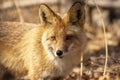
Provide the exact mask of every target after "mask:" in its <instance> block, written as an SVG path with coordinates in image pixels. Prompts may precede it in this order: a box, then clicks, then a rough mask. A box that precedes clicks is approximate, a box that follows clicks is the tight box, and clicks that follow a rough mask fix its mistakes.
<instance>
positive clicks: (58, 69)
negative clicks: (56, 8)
mask: <svg viewBox="0 0 120 80" xmlns="http://www.w3.org/2000/svg"><path fill="white" fill-rule="evenodd" d="M84 15H85V13H84V5H83V4H81V3H80V2H77V3H75V4H74V5H73V6H72V7H71V9H70V10H69V11H68V13H67V15H66V16H65V17H60V16H58V15H57V14H55V13H54V12H53V11H52V10H51V9H50V8H49V7H48V6H47V5H45V4H41V5H40V20H41V24H30V23H24V24H23V23H19V22H0V68H1V67H4V68H5V70H4V71H3V70H2V69H1V70H0V74H1V75H2V74H4V73H3V72H6V71H9V72H11V74H16V75H17V76H18V75H19V76H20V75H21V76H23V75H27V77H28V78H29V79H30V80H46V79H50V80H55V79H57V80H58V78H59V77H64V76H66V75H67V74H68V73H69V72H70V71H71V70H72V69H73V68H74V66H75V65H77V64H78V63H79V60H80V55H81V52H83V51H84V50H85V47H86V36H85V32H84V27H83V26H84V22H85V21H84ZM57 50H61V51H62V52H63V54H62V55H61V56H58V55H57V54H56V52H57ZM1 71H2V72H1Z"/></svg>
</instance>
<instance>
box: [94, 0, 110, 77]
mask: <svg viewBox="0 0 120 80" xmlns="http://www.w3.org/2000/svg"><path fill="white" fill-rule="evenodd" d="M94 2H95V5H96V8H97V11H98V13H99V14H100V16H101V17H102V18H101V19H102V27H103V31H104V39H105V52H106V58H105V66H104V72H103V76H105V75H106V70H107V61H108V46H107V43H108V42H107V35H106V30H105V23H104V20H103V16H102V13H101V11H100V9H99V7H98V5H97V4H96V0H94Z"/></svg>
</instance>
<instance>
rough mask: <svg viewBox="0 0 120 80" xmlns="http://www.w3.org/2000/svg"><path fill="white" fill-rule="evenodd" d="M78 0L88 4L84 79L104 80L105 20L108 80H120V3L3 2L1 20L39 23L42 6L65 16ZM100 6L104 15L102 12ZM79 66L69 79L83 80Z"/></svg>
mask: <svg viewBox="0 0 120 80" xmlns="http://www.w3.org/2000/svg"><path fill="white" fill-rule="evenodd" d="M76 1H83V2H85V3H86V23H85V31H86V35H87V38H88V46H87V50H86V54H85V56H86V58H85V59H84V69H83V74H84V75H83V80H98V79H99V80H102V79H101V76H102V73H103V68H104V61H105V43H104V33H103V28H102V19H103V20H104V24H105V27H106V35H107V40H108V52H109V56H108V68H107V73H108V80H120V0H96V2H95V0H0V21H21V20H23V22H29V23H39V14H38V11H39V5H40V4H41V3H45V4H47V5H48V6H49V7H50V8H52V10H54V11H55V12H58V13H61V14H64V13H66V12H67V11H68V10H69V8H70V7H71V5H72V4H73V3H74V2H76ZM96 5H98V6H99V9H100V11H101V14H102V16H101V15H100V14H99V13H98V11H97V9H96ZM79 68H80V67H79V66H78V67H76V68H75V69H74V70H73V72H72V73H71V74H70V75H69V76H68V77H67V79H68V80H79V79H78V78H79V74H80V73H79Z"/></svg>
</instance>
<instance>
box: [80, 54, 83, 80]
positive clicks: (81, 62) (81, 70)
mask: <svg viewBox="0 0 120 80" xmlns="http://www.w3.org/2000/svg"><path fill="white" fill-rule="evenodd" d="M80 57H81V58H80V64H81V68H80V80H82V73H83V53H81V56H80Z"/></svg>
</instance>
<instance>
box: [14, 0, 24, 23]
mask: <svg viewBox="0 0 120 80" xmlns="http://www.w3.org/2000/svg"><path fill="white" fill-rule="evenodd" d="M13 2H14V4H15V6H16V9H17V13H18V15H19V19H20V22H24V19H23V15H22V11H21V9H20V7H19V5H18V1H17V0H13Z"/></svg>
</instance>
